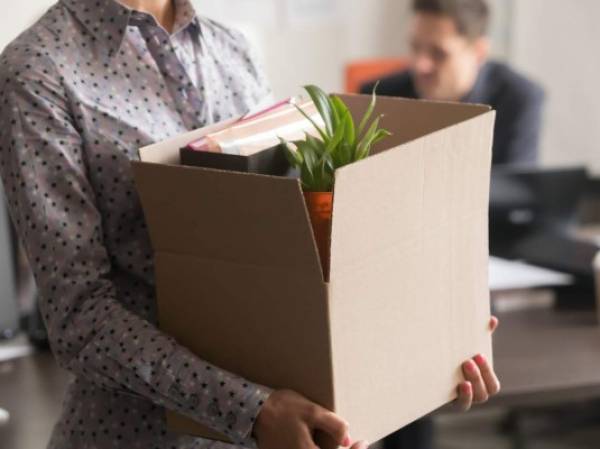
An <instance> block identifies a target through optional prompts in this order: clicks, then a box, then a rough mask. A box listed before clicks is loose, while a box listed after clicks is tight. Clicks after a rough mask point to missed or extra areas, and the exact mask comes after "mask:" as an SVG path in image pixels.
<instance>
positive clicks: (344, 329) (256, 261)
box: [134, 96, 494, 441]
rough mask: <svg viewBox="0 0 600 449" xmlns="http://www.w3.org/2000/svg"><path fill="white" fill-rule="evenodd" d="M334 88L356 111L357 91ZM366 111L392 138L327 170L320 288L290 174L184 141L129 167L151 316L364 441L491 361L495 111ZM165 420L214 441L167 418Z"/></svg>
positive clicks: (414, 414)
mask: <svg viewBox="0 0 600 449" xmlns="http://www.w3.org/2000/svg"><path fill="white" fill-rule="evenodd" d="M343 99H344V100H345V101H346V102H347V103H348V104H349V106H350V107H351V109H352V111H353V113H355V114H362V112H363V111H364V110H365V109H366V107H367V105H368V102H369V100H370V98H369V97H368V96H343ZM377 112H379V113H385V118H384V120H383V126H384V127H385V128H387V129H388V130H390V131H392V132H393V133H394V135H393V137H391V138H390V139H388V140H386V141H384V142H382V145H381V146H379V147H378V148H377V149H376V150H375V151H374V154H373V155H372V156H371V157H369V158H368V159H366V160H363V161H361V162H358V163H355V164H353V165H350V166H347V167H344V168H342V169H340V170H338V171H337V173H336V181H335V195H334V207H333V210H334V212H333V225H332V246H331V274H330V280H329V282H325V281H324V279H323V276H322V271H321V266H320V261H319V259H318V253H317V249H316V246H315V243H314V239H313V236H312V230H311V228H310V224H309V219H308V216H307V212H306V207H305V205H304V200H303V197H302V192H301V188H300V184H299V182H298V181H297V180H295V179H290V178H279V177H270V176H261V175H253V174H246V173H233V172H223V171H218V170H210V169H202V168H191V167H181V166H177V165H176V161H175V160H174V156H173V155H174V154H176V152H177V149H178V148H179V147H180V146H181V138H178V139H174V140H172V141H167V142H163V143H161V144H158V145H154V146H152V147H148V148H145V149H142V150H140V155H141V160H142V161H141V162H137V163H134V172H135V178H136V183H137V187H138V190H139V193H140V196H141V200H142V204H143V207H144V210H145V213H146V219H147V222H148V225H149V229H150V234H151V238H152V242H153V245H154V250H155V257H156V279H157V289H158V292H157V294H158V303H159V316H160V323H161V327H162V328H163V329H164V330H165V331H166V332H168V333H169V334H171V335H173V336H174V337H175V338H176V339H177V340H178V341H179V342H180V343H181V344H183V345H185V346H187V347H188V348H189V349H190V350H192V351H193V352H194V353H196V354H198V355H199V356H200V357H202V358H204V359H206V360H209V361H210V362H212V363H215V364H216V365H218V366H220V367H222V368H224V369H227V370H230V371H232V372H235V373H237V374H240V375H241V376H244V377H246V378H248V379H250V380H252V381H254V382H258V383H262V384H265V385H268V386H271V387H273V388H291V389H294V390H296V391H298V392H300V393H302V394H304V395H305V396H306V397H308V398H310V399H312V400H313V401H315V402H318V403H320V404H322V405H323V406H325V407H327V408H329V409H331V410H334V411H335V412H337V413H339V414H340V415H341V416H342V417H344V418H345V419H346V420H348V421H349V422H350V425H351V430H352V435H353V436H355V437H356V438H360V439H367V440H369V441H376V440H379V439H380V438H382V437H384V436H386V435H388V434H389V433H391V432H393V431H395V430H397V429H398V428H400V427H402V426H404V425H406V424H408V423H410V422H411V421H413V420H415V419H417V418H419V417H421V416H423V415H424V414H426V413H429V412H431V411H432V410H434V409H436V408H438V407H440V406H442V405H443V404H445V403H447V402H448V401H450V400H452V399H453V398H454V397H455V388H456V385H457V383H458V382H459V380H460V379H461V371H460V365H461V363H462V362H463V361H464V360H466V359H467V358H469V357H472V356H474V355H475V354H477V353H483V354H486V355H487V356H488V357H490V359H491V340H490V335H489V332H488V320H489V314H490V312H489V292H488V288H487V261H488V251H487V248H488V242H487V229H488V228H487V205H488V195H489V173H490V164H491V142H492V130H493V123H494V112H491V111H490V109H489V108H488V107H486V106H476V105H465V104H451V103H433V102H423V101H414V100H404V99H397V98H384V97H380V98H379V99H378V111H377ZM197 135H198V132H196V136H195V137H197ZM169 164H171V165H169ZM169 425H170V426H171V428H172V429H175V430H178V431H183V432H186V433H192V434H196V435H203V436H211V437H217V438H218V436H216V435H215V434H214V433H212V432H207V431H206V430H205V429H203V428H202V427H201V426H199V425H197V424H196V423H193V422H192V421H189V420H187V419H185V418H182V417H178V416H175V415H173V414H169Z"/></svg>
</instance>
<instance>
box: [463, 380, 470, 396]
mask: <svg viewBox="0 0 600 449" xmlns="http://www.w3.org/2000/svg"><path fill="white" fill-rule="evenodd" d="M462 389H463V393H466V394H469V393H471V384H470V383H468V382H467V383H465V384H463V387H462Z"/></svg>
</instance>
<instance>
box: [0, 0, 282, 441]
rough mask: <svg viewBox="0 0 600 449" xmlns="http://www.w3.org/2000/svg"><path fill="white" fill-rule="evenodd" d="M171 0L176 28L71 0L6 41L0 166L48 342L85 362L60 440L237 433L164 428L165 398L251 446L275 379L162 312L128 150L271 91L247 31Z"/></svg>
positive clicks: (67, 361) (75, 361)
mask: <svg viewBox="0 0 600 449" xmlns="http://www.w3.org/2000/svg"><path fill="white" fill-rule="evenodd" d="M175 6H176V20H175V27H174V31H173V33H171V34H170V35H169V34H168V33H167V32H166V31H165V30H164V29H163V28H161V27H160V26H159V25H158V24H157V22H156V21H155V20H154V18H153V17H152V16H150V15H148V14H145V13H142V12H139V11H135V10H131V9H129V8H127V7H125V6H123V5H121V4H120V3H118V2H117V1H116V0H61V1H59V2H58V3H57V4H56V5H54V6H53V7H52V8H51V9H50V10H49V11H48V12H47V13H46V14H45V15H44V16H43V17H42V18H41V20H39V21H38V22H37V23H36V24H34V25H33V26H32V27H31V28H30V29H28V30H27V31H25V32H24V33H23V34H22V35H21V36H19V37H18V38H17V39H16V40H15V41H14V42H12V43H11V44H10V45H9V46H8V47H7V48H6V49H5V51H4V53H3V54H2V56H1V57H0V175H1V177H2V181H3V185H4V189H5V192H6V197H7V201H8V205H9V210H10V213H11V216H12V219H13V221H14V223H15V226H16V228H17V230H18V234H19V237H20V239H21V240H22V242H23V243H24V246H25V248H26V251H27V254H28V256H29V259H30V261H31V264H32V267H33V270H34V275H35V279H36V282H37V285H38V289H39V292H40V306H41V310H42V315H43V317H44V319H45V322H46V324H47V327H48V333H49V338H50V342H51V345H52V348H53V352H54V354H55V356H56V358H57V360H58V361H59V363H60V364H61V365H62V366H63V367H65V368H66V369H68V370H69V371H71V372H72V373H73V374H74V380H73V382H72V383H71V385H70V387H69V389H68V392H67V396H66V399H65V402H64V407H63V413H62V416H61V417H60V419H59V422H58V424H57V426H56V428H55V430H54V432H53V436H52V439H51V442H50V446H49V447H50V448H51V449H117V448H127V449H135V448H140V449H183V448H215V449H216V448H223V447H226V445H224V444H223V443H216V442H212V441H207V440H202V439H198V438H192V437H189V436H181V435H175V434H172V433H170V432H168V431H167V430H166V427H165V417H164V411H165V408H167V409H171V410H175V411H177V412H180V413H183V414H186V415H187V416H189V417H191V418H193V419H194V420H196V421H198V422H200V423H203V424H206V425H208V426H210V427H211V428H213V429H215V430H217V431H220V432H222V433H225V434H227V435H228V436H229V437H230V438H231V439H232V440H233V441H235V442H236V444H238V445H239V446H245V447H252V446H253V445H254V441H253V439H252V436H251V435H252V427H253V422H254V420H255V418H256V416H257V414H258V412H259V410H260V406H261V405H262V403H263V402H264V401H265V399H266V397H267V396H268V394H269V393H270V391H269V390H268V389H267V388H264V387H261V386H259V385H255V384H252V383H251V382H248V381H246V380H244V379H241V378H240V377H238V376H236V375H234V374H231V373H228V372H225V371H223V370H221V369H219V368H217V367H215V366H212V365H211V364H210V363H207V362H205V361H203V360H201V359H200V358H198V357H196V356H194V355H193V354H191V353H190V352H189V351H187V350H186V349H185V348H183V347H181V346H179V345H178V344H177V342H176V341H174V340H173V338H171V337H169V336H168V335H165V334H163V333H161V332H160V331H159V330H158V329H157V328H156V304H155V291H154V290H155V289H154V272H153V256H152V249H151V245H150V241H149V237H148V232H147V229H146V224H145V222H144V215H143V213H142V210H141V207H140V203H139V200H138V197H137V195H136V191H135V188H134V184H133V179H132V173H131V167H130V161H131V160H133V159H136V158H137V157H138V148H140V147H142V146H144V145H148V144H150V143H153V142H156V141H159V140H163V139H166V138H168V137H171V136H174V135H176V134H179V133H182V132H185V131H188V130H191V129H194V128H198V127H202V126H205V125H207V124H210V123H213V122H215V121H220V120H223V119H226V118H229V117H232V116H234V115H239V114H243V113H245V112H247V111H248V110H249V109H250V108H253V107H255V106H256V105H257V104H258V103H260V102H261V101H262V100H263V99H265V97H267V96H268V95H269V94H270V92H269V88H268V87H267V85H266V83H265V80H264V77H263V76H262V74H261V71H260V69H259V68H258V67H257V66H256V64H255V63H254V61H253V59H252V57H251V55H250V54H249V49H248V45H247V43H246V42H245V40H244V39H243V38H242V36H241V35H240V34H238V33H236V32H234V31H232V30H229V29H227V28H225V27H223V26H222V25H219V24H217V23H215V22H213V21H210V20H208V19H205V18H201V17H199V16H197V15H196V14H195V12H194V10H193V7H192V6H191V4H190V3H189V0H175Z"/></svg>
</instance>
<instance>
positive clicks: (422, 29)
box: [410, 13, 487, 101]
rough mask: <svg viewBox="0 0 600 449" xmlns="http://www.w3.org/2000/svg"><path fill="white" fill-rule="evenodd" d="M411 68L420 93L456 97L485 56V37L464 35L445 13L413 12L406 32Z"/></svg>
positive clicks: (470, 84)
mask: <svg viewBox="0 0 600 449" xmlns="http://www.w3.org/2000/svg"><path fill="white" fill-rule="evenodd" d="M410 45H411V68H412V70H413V72H414V78H415V87H416V89H417V93H418V94H419V96H420V97H422V98H425V99H429V100H443V101H458V100H460V99H461V98H462V97H464V96H465V95H466V94H468V93H469V92H470V91H471V89H472V88H473V85H474V84H475V81H476V79H477V74H478V72H479V68H480V66H481V64H482V63H483V62H484V60H485V58H486V56H487V39H486V38H479V39H476V40H472V39H468V38H467V37H465V36H462V35H461V34H459V33H458V30H457V28H456V25H455V23H454V21H453V20H452V19H451V18H450V17H447V16H443V15H435V14H425V13H417V14H415V16H414V18H413V22H412V27H411V32H410Z"/></svg>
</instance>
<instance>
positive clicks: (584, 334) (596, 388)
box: [490, 309, 600, 405]
mask: <svg viewBox="0 0 600 449" xmlns="http://www.w3.org/2000/svg"><path fill="white" fill-rule="evenodd" d="M499 318H500V321H501V324H500V327H499V328H498V331H497V334H496V335H495V336H494V353H495V354H494V359H495V366H496V371H497V372H498V375H499V377H500V380H501V383H502V393H501V394H500V395H499V397H498V398H497V399H494V400H492V401H490V405H501V404H507V405H508V404H511V403H519V404H523V405H525V404H527V403H531V404H532V405H534V404H537V403H548V402H552V401H556V402H560V401H564V400H577V399H586V398H587V399H589V398H591V397H594V396H595V397H600V326H599V325H598V323H597V318H596V312H595V311H592V310H590V311H566V312H565V311H556V310H553V309H547V310H546V309H541V310H528V311H518V312H510V313H505V314H501V315H499ZM540 393H543V394H540Z"/></svg>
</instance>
